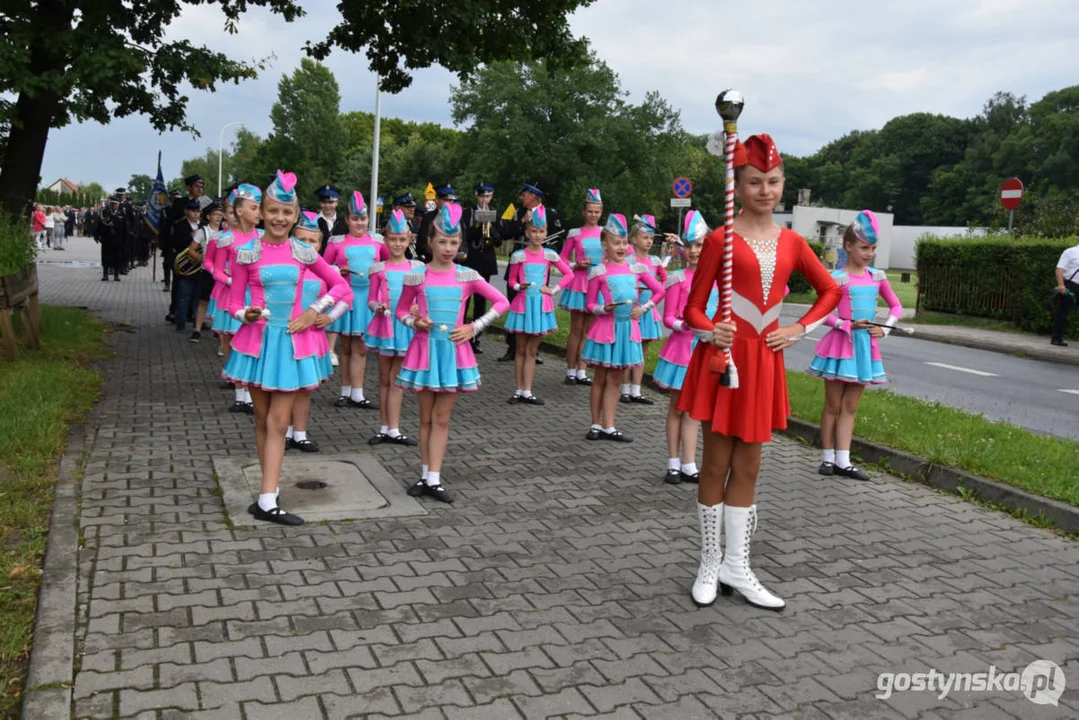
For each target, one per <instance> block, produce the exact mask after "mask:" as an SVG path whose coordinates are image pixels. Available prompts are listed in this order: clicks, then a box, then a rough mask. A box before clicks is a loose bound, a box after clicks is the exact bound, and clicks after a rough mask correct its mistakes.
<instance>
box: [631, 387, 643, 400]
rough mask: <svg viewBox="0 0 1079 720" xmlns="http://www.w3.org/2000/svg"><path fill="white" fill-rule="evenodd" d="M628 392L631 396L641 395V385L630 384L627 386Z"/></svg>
mask: <svg viewBox="0 0 1079 720" xmlns="http://www.w3.org/2000/svg"><path fill="white" fill-rule="evenodd" d="M629 394H630V395H632V396H633V397H640V396H641V386H640V385H630V386H629Z"/></svg>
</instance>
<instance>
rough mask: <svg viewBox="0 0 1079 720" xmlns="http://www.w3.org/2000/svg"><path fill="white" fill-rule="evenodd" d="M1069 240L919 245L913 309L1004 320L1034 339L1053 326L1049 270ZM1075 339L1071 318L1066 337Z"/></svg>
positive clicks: (1076, 322)
mask: <svg viewBox="0 0 1079 720" xmlns="http://www.w3.org/2000/svg"><path fill="white" fill-rule="evenodd" d="M1074 244H1075V239H1074V238H1037V237H1011V236H1009V235H992V236H988V237H982V238H947V239H942V238H936V237H927V238H923V239H922V240H919V241H918V247H917V266H918V308H919V309H921V310H933V311H936V312H945V313H957V314H961V315H974V316H976V317H986V318H993V319H997V320H1006V321H1009V322H1012V323H1014V324H1015V325H1016V326H1018V327H1019V328H1021V329H1023V330H1026V331H1028V332H1032V333H1037V334H1039V335H1045V334H1048V333H1049V331H1050V329H1051V327H1052V324H1053V307H1054V298H1053V288H1054V287H1055V286H1056V277H1055V274H1054V268H1056V264H1057V261H1058V260H1059V259H1060V253H1062V252H1063V251H1064V250H1065V248H1068V247H1071V246H1072V245H1074ZM1066 334H1068V335H1069V336H1071V337H1077V336H1079V318H1076V316H1075V315H1073V316H1072V318H1071V320H1070V321H1069V324H1068V330H1067V333H1066Z"/></svg>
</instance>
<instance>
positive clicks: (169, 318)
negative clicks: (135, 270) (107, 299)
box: [102, 278, 176, 325]
mask: <svg viewBox="0 0 1079 720" xmlns="http://www.w3.org/2000/svg"><path fill="white" fill-rule="evenodd" d="M102 279H103V280H107V279H108V278H102ZM165 322H167V323H168V324H169V325H172V324H173V323H175V322H176V316H175V315H173V314H172V313H169V314H168V315H166V316H165Z"/></svg>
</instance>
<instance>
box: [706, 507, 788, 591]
mask: <svg viewBox="0 0 1079 720" xmlns="http://www.w3.org/2000/svg"><path fill="white" fill-rule="evenodd" d="M724 522H725V523H726V525H727V528H726V529H727V555H726V556H725V557H724V558H723V565H722V566H720V568H719V587H720V590H721V591H722V592H723V594H724V595H725V596H726V595H731V594H732V593H733V592H734V591H735V590H737V591H738V592H739V593H741V595H742V597H744V598H745V599H746V602H748V603H749V604H750V605H754V606H756V607H759V608H764V609H765V610H777V611H778V610H782V609H783V608H784V607H785V606H786V603H785V602H783V601H782V600H781V599H779V598H777V597H776V596H775V595H773V594H772V593H770V592H768V591H767V590H765V589H764V586H763V585H761V583H760V581H759V580H758V579H757V576H756V575H754V574H753V570H751V569H750V567H749V540H750V538H751V537H753V533H754V532H755V531H756V529H757V506H756V505H750V506H749V507H732V506H730V505H727V507H726V512H725V517H724ZM694 589H696V588H694Z"/></svg>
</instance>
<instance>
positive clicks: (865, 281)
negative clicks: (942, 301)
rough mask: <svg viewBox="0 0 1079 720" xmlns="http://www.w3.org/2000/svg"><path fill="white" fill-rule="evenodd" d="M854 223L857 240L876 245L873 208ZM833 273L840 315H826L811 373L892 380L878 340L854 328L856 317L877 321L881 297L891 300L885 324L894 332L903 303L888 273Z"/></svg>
mask: <svg viewBox="0 0 1079 720" xmlns="http://www.w3.org/2000/svg"><path fill="white" fill-rule="evenodd" d="M852 227H853V228H854V233H855V235H857V236H858V239H859V240H862V241H864V242H867V243H869V244H870V245H876V244H877V234H878V232H879V226H878V224H877V217H876V215H874V214H873V212H872V211H870V210H863V211H862V212H860V213H858V217H856V218H855V220H854V224H853V226H852ZM832 277H833V278H835V281H836V284H837V285H839V287H840V289H841V290H842V291H843V297H842V298H841V299H840V300H839V305H837V306H836V313H838V314H832V315H829V316H828V317H827V318H825V319H824V323H825V324H826V325H828V326H829V327H831V328H832V329H831V330H829V331H828V332H827V333H825V335H824V337H823V338H821V340H820V342H818V343H817V346H816V347H815V348H814V352H815V353H816V355H815V356H814V358H813V361H812V362H811V363H810V364H809V368H808V369H807V372H809V374H810V375H815V376H817V377H819V378H823V379H825V380H838V381H841V382H849V383H857V384H858V385H878V384H882V383H886V382H888V379H887V377H885V375H884V365H883V364H882V363H881V359H880V347H879V346H878V345H877V339H876V338H875V337H871V336H870V335H869V330H868V329H858V330H852V329H851V322H852V321H857V320H869V321H870V322H875V321H876V317H877V296H878V295H879V296H880V297H883V298H884V301H885V302H886V303H888V319H887V320H885V321H884V324H885V325H888V326H889V327H887V328H884V334H885V335H887V334H888V333H890V332H891V329H890V328H891V326H893V325H895V324H896V323H897V322H899V319H900V317H902V315H903V306H902V305H901V304H900V303H899V298H898V297H896V295H895V292H893V291H892V286H891V285H890V284H889V283H888V275H887V274H886V273H885V272H884V271H883V270H876V269H874V268H871V267H867V268H866V269H865V271H864V272H863V273H862V274H861V275H860V276H859V275H851V274H850V273H848V272H847V271H846V270H836V271H835V272H834V273H832Z"/></svg>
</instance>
